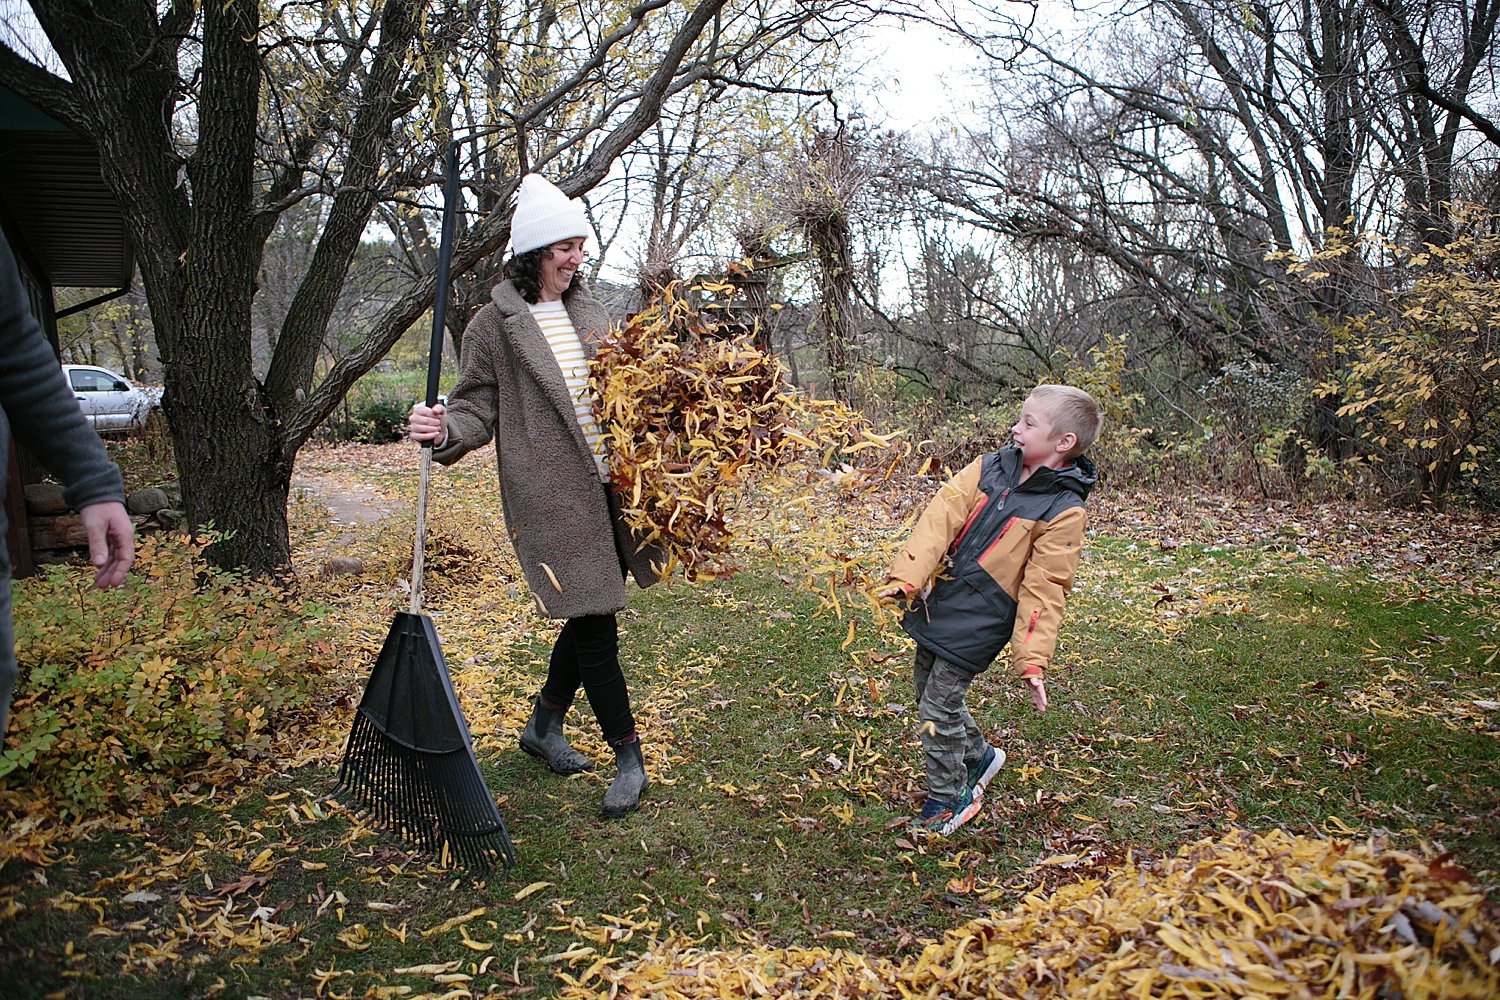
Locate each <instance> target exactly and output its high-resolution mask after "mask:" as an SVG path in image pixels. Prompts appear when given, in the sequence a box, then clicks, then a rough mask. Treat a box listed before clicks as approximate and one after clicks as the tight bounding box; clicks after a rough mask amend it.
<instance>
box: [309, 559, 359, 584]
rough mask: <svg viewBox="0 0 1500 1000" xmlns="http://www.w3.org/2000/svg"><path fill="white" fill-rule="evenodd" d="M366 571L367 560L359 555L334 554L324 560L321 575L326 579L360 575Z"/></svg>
mask: <svg viewBox="0 0 1500 1000" xmlns="http://www.w3.org/2000/svg"><path fill="white" fill-rule="evenodd" d="M364 571H365V561H364V560H363V559H361V558H359V557H358V556H333V557H332V558H330V559H327V560H325V561H324V562H323V568H322V570H320V575H321V576H322V577H323V579H325V580H332V579H334V578H336V577H340V576H358V575H359V574H360V573H363V572H364Z"/></svg>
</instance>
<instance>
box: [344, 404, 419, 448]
mask: <svg viewBox="0 0 1500 1000" xmlns="http://www.w3.org/2000/svg"><path fill="white" fill-rule="evenodd" d="M410 412H411V401H410V400H406V399H391V398H381V399H371V400H368V401H366V402H364V403H362V404H361V405H360V406H359V407H358V408H357V409H355V410H354V412H353V413H352V414H351V415H350V419H349V422H348V425H347V426H346V428H345V433H344V435H343V440H345V441H359V442H362V443H364V444H388V443H389V442H391V441H400V440H401V439H402V437H404V436H405V435H406V417H407V414H408V413H410Z"/></svg>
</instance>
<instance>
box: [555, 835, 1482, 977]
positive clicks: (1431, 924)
mask: <svg viewBox="0 0 1500 1000" xmlns="http://www.w3.org/2000/svg"><path fill="white" fill-rule="evenodd" d="M562 978H563V979H564V981H565V982H566V984H567V986H566V989H565V990H564V992H563V994H562V995H563V996H570V997H579V996H596V995H599V994H600V993H608V994H610V995H616V994H619V995H627V996H635V997H707V996H725V995H733V996H741V995H743V996H761V995H773V996H781V995H786V994H789V993H795V994H796V995H799V996H800V995H804V994H805V995H830V996H845V997H910V996H945V997H992V996H1027V997H1126V996H1130V997H1136V996H1139V997H1162V998H1165V997H1276V996H1285V997H1314V996H1340V997H1372V998H1373V997H1378V996H1403V997H1407V998H1409V1000H1416V998H1423V997H1432V998H1436V997H1443V998H1466V997H1467V998H1475V1000H1479V998H1488V997H1494V996H1500V920H1497V918H1496V914H1495V912H1494V908H1493V906H1492V905H1491V904H1488V903H1487V902H1486V901H1485V898H1484V896H1483V894H1482V893H1480V892H1479V891H1478V890H1476V889H1475V888H1474V887H1473V886H1472V885H1470V884H1469V882H1468V881H1467V877H1466V876H1465V874H1464V873H1463V872H1461V871H1460V870H1458V869H1456V868H1453V867H1449V866H1447V865H1445V864H1443V863H1442V861H1441V860H1439V861H1426V860H1422V859H1419V858H1417V857H1415V856H1413V855H1411V854H1406V853H1403V852H1400V851H1394V850H1390V849H1386V848H1383V847H1381V846H1380V845H1378V844H1377V843H1375V842H1360V841H1349V840H1323V839H1313V838H1307V837H1300V836H1295V835H1292V834H1288V833H1285V832H1282V831H1279V830H1276V831H1271V832H1270V833H1265V834H1250V833H1248V832H1236V833H1232V834H1230V835H1229V836H1226V837H1224V838H1222V839H1220V840H1203V841H1199V842H1198V843H1195V844H1191V845H1188V846H1187V847H1184V848H1182V849H1181V850H1180V851H1179V852H1178V853H1177V856H1176V857H1174V858H1172V859H1170V860H1168V861H1166V862H1164V863H1162V864H1160V865H1159V866H1157V867H1156V868H1154V869H1148V868H1144V867H1138V866H1137V865H1135V864H1134V863H1127V864H1125V865H1124V866H1122V867H1121V868H1120V869H1118V870H1117V871H1115V872H1114V873H1112V874H1110V875H1108V876H1107V877H1105V878H1103V879H1088V880H1085V881H1081V882H1076V883H1073V884H1070V885H1066V886H1063V887H1061V888H1059V889H1057V890H1056V891H1055V892H1052V893H1050V894H1046V895H1042V894H1036V895H1031V896H1028V897H1026V898H1025V899H1024V900H1023V901H1022V902H1021V903H1020V905H1018V906H1017V907H1015V908H1014V909H1013V910H1011V911H1010V912H1008V913H1004V914H997V915H994V916H991V917H988V918H984V919H980V920H974V921H971V922H969V923H967V924H965V925H963V926H962V927H959V928H957V929H955V930H952V931H949V932H948V933H947V934H946V935H945V936H944V939H943V940H942V941H939V942H935V943H933V944H931V945H929V946H928V947H927V948H926V949H924V950H923V951H922V952H921V953H920V954H918V955H916V956H914V957H912V958H910V959H907V960H905V961H903V962H900V963H895V962H891V961H889V960H885V959H871V958H867V957H864V956H860V955H856V954H852V953H849V952H845V951H842V950H829V949H826V948H788V949H765V950H746V951H736V952H726V951H707V950H702V949H699V948H696V947H694V945H693V943H692V942H691V941H686V940H683V939H674V940H671V941H668V942H665V943H663V944H661V945H660V946H658V947H656V948H654V949H652V950H650V951H648V952H647V953H646V954H644V955H642V956H641V957H640V958H637V959H634V960H631V961H629V962H620V963H617V964H612V963H611V962H609V961H608V960H599V961H595V962H594V964H593V965H592V966H591V967H590V968H588V969H587V970H586V971H585V972H584V973H583V975H581V976H577V977H573V976H568V975H564V976H563V977H562Z"/></svg>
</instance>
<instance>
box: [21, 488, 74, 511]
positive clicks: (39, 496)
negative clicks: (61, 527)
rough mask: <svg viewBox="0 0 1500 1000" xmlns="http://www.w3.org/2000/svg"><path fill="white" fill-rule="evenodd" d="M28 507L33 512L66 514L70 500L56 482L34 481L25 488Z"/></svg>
mask: <svg viewBox="0 0 1500 1000" xmlns="http://www.w3.org/2000/svg"><path fill="white" fill-rule="evenodd" d="M23 492H24V493H25V496H26V509H27V511H29V512H30V513H32V514H66V513H67V512H68V501H66V500H64V499H63V490H62V487H61V486H59V485H57V484H56V483H32V484H31V485H29V486H27V487H25V488H24V490H23Z"/></svg>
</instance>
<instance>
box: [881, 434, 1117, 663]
mask: <svg viewBox="0 0 1500 1000" xmlns="http://www.w3.org/2000/svg"><path fill="white" fill-rule="evenodd" d="M1020 476H1021V452H1020V449H1018V448H1016V447H1015V446H1009V447H1005V448H1002V449H1000V450H999V451H996V452H991V453H990V454H988V455H984V456H983V457H981V458H978V459H975V460H974V461H973V462H971V463H970V464H969V465H968V466H967V467H966V468H965V469H964V470H963V471H962V472H960V473H959V474H958V475H956V476H954V477H953V478H952V479H950V480H949V481H948V482H946V483H944V484H943V488H942V489H941V490H940V491H939V492H938V495H937V496H936V497H934V498H933V500H932V502H931V503H929V504H928V505H927V509H926V510H924V511H923V512H922V516H921V518H920V519H919V520H918V521H917V526H916V527H915V528H914V529H913V530H912V534H911V538H910V539H909V540H908V541H907V543H906V545H905V547H903V548H902V550H901V551H900V552H899V553H897V554H896V558H895V561H894V562H893V563H892V564H891V568H890V570H889V571H888V573H887V575H888V577H889V578H890V579H891V580H894V581H898V582H900V583H902V584H905V585H906V587H907V589H908V591H910V592H912V593H915V594H916V595H917V596H916V598H915V599H914V602H913V605H912V609H911V610H910V611H908V612H907V613H906V615H905V617H904V618H903V619H902V621H901V625H902V627H903V628H905V629H906V631H907V632H908V633H909V634H910V635H911V637H912V638H913V639H915V640H916V641H917V642H918V643H919V644H920V645H923V646H926V647H927V648H928V649H931V650H932V651H933V652H935V653H937V654H938V655H939V656H941V657H942V658H943V659H945V660H947V661H949V662H950V663H953V664H956V665H957V666H960V667H963V668H965V669H967V670H972V671H973V672H975V673H979V672H980V671H982V670H984V669H986V668H987V667H988V666H989V665H990V664H991V663H992V662H993V661H994V659H995V657H996V656H997V655H999V653H1000V650H1002V649H1004V648H1005V644H1006V642H1009V643H1010V648H1011V663H1012V665H1013V666H1014V668H1015V671H1016V673H1017V674H1018V675H1020V676H1022V677H1039V676H1041V675H1042V673H1043V671H1044V670H1045V669H1046V667H1047V665H1048V664H1049V663H1050V662H1051V660H1052V652H1053V650H1054V649H1055V648H1056V646H1057V627H1058V625H1059V623H1060V622H1061V621H1062V613H1063V604H1064V602H1065V600H1066V598H1067V594H1068V591H1069V590H1070V589H1071V588H1072V586H1073V573H1074V571H1075V570H1076V569H1077V568H1078V554H1079V551H1080V550H1081V549H1082V547H1083V526H1084V512H1083V501H1084V498H1085V497H1087V496H1088V494H1089V490H1091V489H1093V487H1094V484H1095V483H1096V482H1098V477H1097V476H1096V475H1095V472H1094V465H1093V463H1092V462H1090V461H1089V460H1088V459H1087V458H1084V457H1082V456H1080V457H1079V458H1077V459H1076V460H1075V461H1074V464H1072V465H1069V466H1066V467H1064V468H1061V469H1045V468H1043V469H1038V470H1036V471H1035V472H1033V473H1032V474H1031V477H1030V478H1029V479H1027V480H1026V482H1024V483H1020V484H1018V482H1017V481H1018V480H1019V479H1020Z"/></svg>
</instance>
